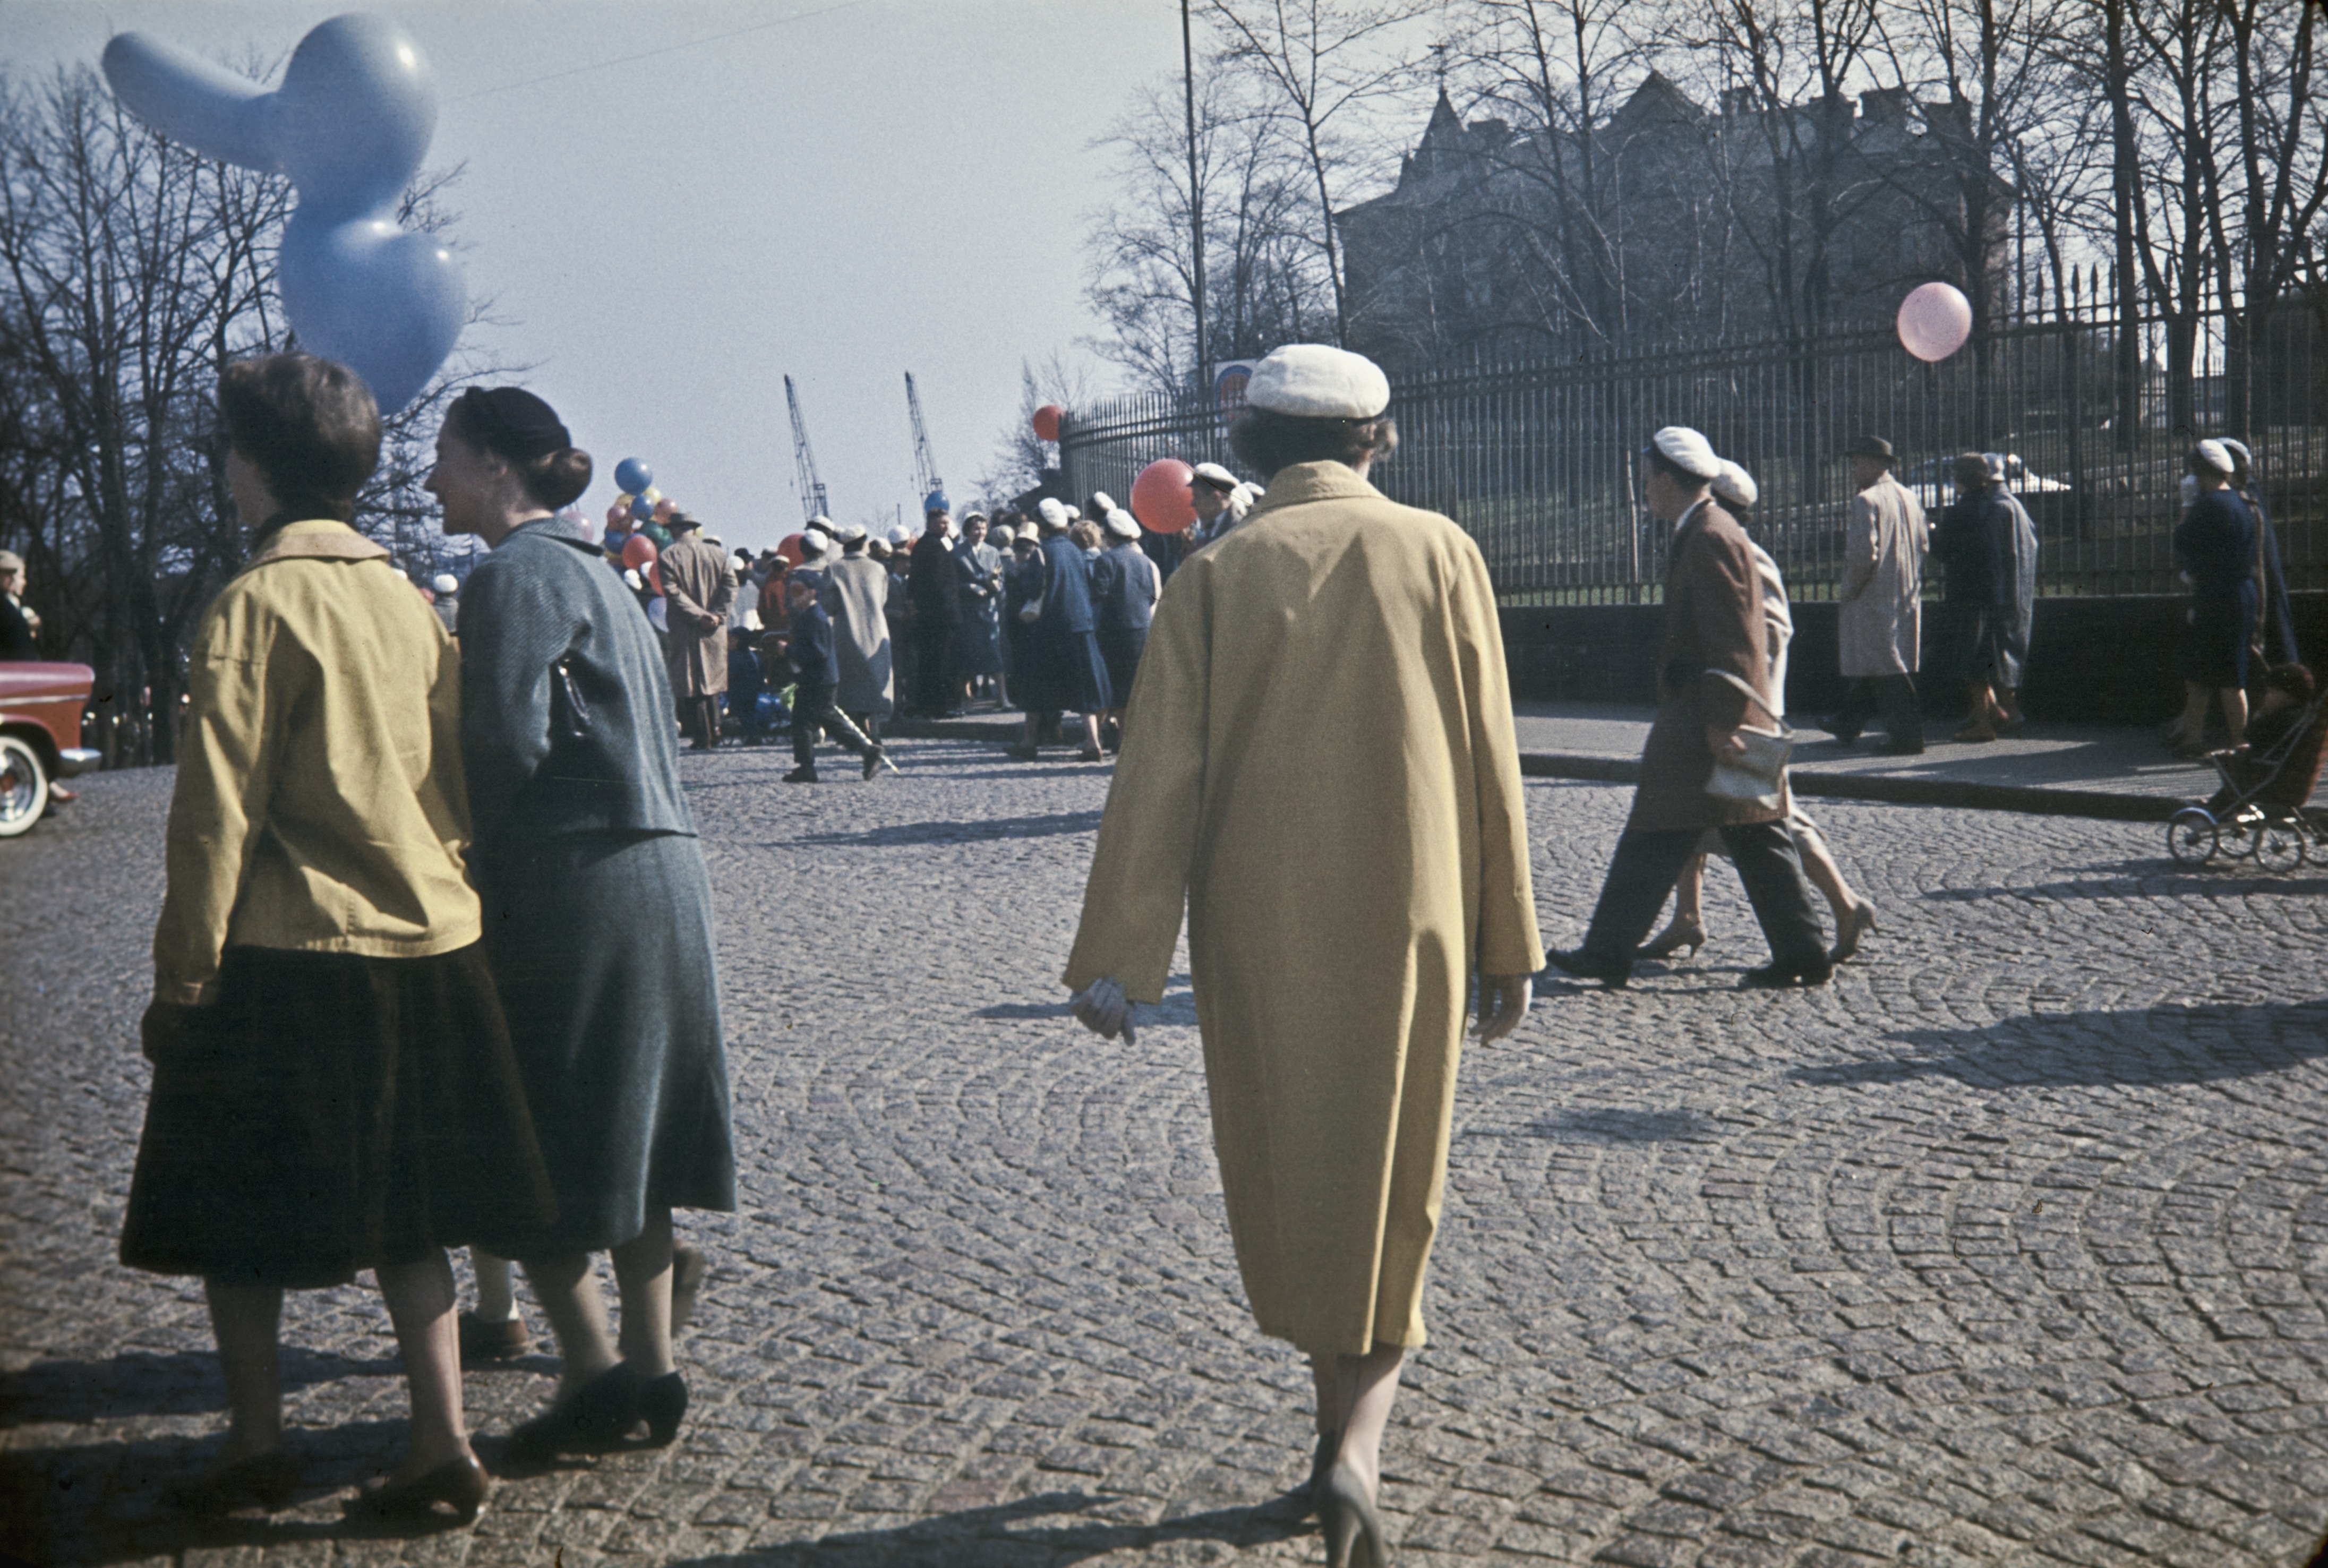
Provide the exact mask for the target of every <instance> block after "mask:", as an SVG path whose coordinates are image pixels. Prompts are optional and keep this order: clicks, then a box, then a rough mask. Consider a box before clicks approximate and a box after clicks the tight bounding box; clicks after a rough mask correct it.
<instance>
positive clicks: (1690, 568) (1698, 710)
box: [1549, 425, 1833, 989]
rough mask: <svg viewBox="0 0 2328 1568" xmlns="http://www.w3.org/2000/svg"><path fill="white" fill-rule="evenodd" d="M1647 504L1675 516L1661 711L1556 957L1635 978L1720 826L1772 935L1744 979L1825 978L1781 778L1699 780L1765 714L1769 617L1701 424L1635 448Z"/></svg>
mask: <svg viewBox="0 0 2328 1568" xmlns="http://www.w3.org/2000/svg"><path fill="white" fill-rule="evenodd" d="M1641 468H1642V476H1641V477H1642V489H1643V491H1644V493H1645V495H1646V499H1647V502H1648V505H1649V510H1650V511H1651V512H1654V513H1655V514H1656V515H1657V517H1659V518H1660V519H1662V520H1663V521H1666V522H1669V523H1671V524H1673V525H1674V535H1673V548H1672V550H1671V553H1670V564H1669V565H1668V566H1667V567H1666V597H1665V620H1664V625H1663V629H1662V632H1661V635H1660V638H1659V643H1658V648H1657V720H1656V722H1655V723H1654V724H1653V725H1651V726H1650V728H1649V738H1648V742H1647V746H1645V747H1644V748H1643V750H1642V752H1641V782H1640V784H1638V786H1637V787H1636V788H1635V790H1634V792H1633V810H1632V814H1631V815H1630V816H1629V818H1628V819H1627V820H1626V822H1625V831H1624V832H1623V834H1622V835H1621V836H1620V837H1619V839H1618V840H1617V852H1616V855H1615V857H1614V858H1613V859H1611V860H1610V865H1609V879H1608V881H1607V883H1606V884H1605V885H1604V886H1603V887H1601V889H1600V904H1599V906H1597V907H1596V908H1595V909H1594V910H1593V911H1592V924H1591V927H1590V928H1589V929H1588V930H1587V931H1586V933H1585V936H1584V944H1583V945H1582V947H1579V948H1574V949H1572V950H1570V951H1568V952H1564V953H1552V954H1550V955H1549V957H1550V959H1551V962H1552V964H1553V967H1554V968H1556V969H1559V970H1561V971H1563V972H1565V973H1568V974H1572V975H1576V976H1579V977H1581V978H1583V979H1586V980H1597V981H1600V982H1601V983H1602V984H1603V985H1606V986H1611V987H1614V986H1620V985H1623V984H1624V983H1625V981H1627V980H1629V978H1631V975H1632V972H1633V957H1634V954H1635V953H1636V951H1637V950H1638V948H1639V946H1640V944H1641V939H1642V938H1643V937H1645V936H1647V934H1649V927H1650V926H1652V925H1655V924H1656V923H1657V912H1658V911H1659V910H1660V909H1662V908H1663V907H1664V906H1665V901H1666V894H1668V893H1670V892H1672V891H1673V887H1674V883H1675V882H1676V879H1678V878H1679V877H1680V875H1681V869H1682V867H1683V866H1684V864H1685V863H1686V862H1687V861H1688V859H1689V858H1690V856H1691V855H1692V854H1694V852H1695V851H1696V850H1697V845H1698V840H1700V839H1701V838H1703V837H1704V833H1705V830H1706V829H1708V828H1713V829H1715V830H1716V831H1719V832H1720V833H1721V834H1722V841H1723V846H1724V847H1725V848H1726V849H1728V850H1729V851H1730V858H1731V860H1732V864H1734V865H1735V866H1736V867H1737V869H1738V879H1739V880H1740V881H1741V882H1743V883H1744V884H1745V885H1746V897H1747V900H1748V902H1750V903H1751V904H1752V905H1753V906H1754V916H1755V918H1756V919H1757V920H1759V921H1760V923H1761V925H1762V934H1763V936H1764V938H1765V939H1766V940H1768V941H1769V944H1770V962H1769V963H1768V964H1766V965H1764V966H1763V967H1762V968H1760V969H1754V970H1749V971H1748V972H1747V973H1746V977H1745V979H1744V980H1743V981H1741V982H1740V985H1741V989H1752V988H1758V987H1763V988H1776V987H1782V986H1798V985H1824V984H1826V981H1827V978H1828V975H1829V973H1830V972H1831V970H1832V968H1833V966H1832V964H1831V963H1830V962H1829V961H1828V959H1827V953H1826V942H1825V940H1824V938H1823V936H1822V934H1821V933H1820V931H1819V926H1818V921H1817V918H1816V916H1815V915H1813V914H1812V913H1811V900H1810V889H1809V888H1808V887H1805V886H1804V884H1803V869H1802V861H1801V860H1800V859H1799V858H1798V856H1797V854H1796V850H1795V842H1794V840H1793V839H1792V838H1790V837H1789V836H1788V833H1787V826H1786V824H1787V816H1788V811H1789V809H1790V802H1789V800H1788V790H1787V785H1786V783H1785V781H1784V779H1783V778H1782V779H1781V780H1780V782H1779V791H1778V799H1777V802H1776V803H1775V804H1763V803H1759V802H1755V801H1745V800H1735V799H1732V798H1730V797H1729V796H1726V795H1714V794H1711V793H1707V785H1708V784H1710V783H1711V782H1712V780H1713V767H1714V763H1715V761H1716V759H1717V758H1719V757H1722V756H1728V755H1736V754H1740V753H1742V752H1743V751H1744V749H1745V745H1744V742H1743V740H1742V739H1741V737H1739V735H1738V731H1739V730H1740V729H1741V728H1744V727H1746V726H1748V725H1750V724H1753V723H1755V722H1756V721H1757V720H1758V719H1760V720H1761V721H1762V722H1763V723H1768V722H1769V715H1770V714H1771V713H1773V712H1775V711H1776V709H1775V706H1774V704H1775V703H1776V702H1777V701H1779V700H1780V699H1779V696H1778V693H1777V692H1776V691H1774V690H1772V686H1771V679H1770V677H1771V671H1770V656H1769V636H1768V628H1767V626H1766V624H1765V622H1764V618H1763V610H1762V591H1761V586H1760V579H1759V577H1758V576H1757V573H1756V571H1755V567H1754V551H1753V546H1752V545H1751V543H1750V542H1749V541H1748V540H1747V538H1746V531H1745V530H1743V529H1741V528H1740V527H1739V526H1738V521H1737V520H1736V519H1735V518H1733V517H1732V516H1731V515H1730V514H1729V513H1728V512H1724V511H1723V510H1722V508H1721V507H1720V506H1719V505H1717V504H1716V503H1715V502H1714V500H1713V495H1712V494H1711V493H1710V492H1709V486H1710V485H1711V484H1712V483H1713V478H1714V476H1715V475H1716V474H1719V473H1720V472H1721V471H1722V460H1721V459H1720V458H1719V457H1717V456H1716V455H1714V452H1713V446H1712V445H1711V444H1709V443H1708V442H1707V440H1706V439H1705V437H1704V436H1701V435H1699V434H1698V433H1697V432H1696V431H1694V430H1692V429H1689V428H1687V427H1684V426H1677V425H1676V426H1668V427H1666V428H1665V429H1662V430H1660V431H1658V432H1657V437H1656V438H1655V439H1654V440H1652V441H1651V442H1650V443H1649V445H1648V446H1646V447H1644V448H1643V449H1642V452H1641Z"/></svg>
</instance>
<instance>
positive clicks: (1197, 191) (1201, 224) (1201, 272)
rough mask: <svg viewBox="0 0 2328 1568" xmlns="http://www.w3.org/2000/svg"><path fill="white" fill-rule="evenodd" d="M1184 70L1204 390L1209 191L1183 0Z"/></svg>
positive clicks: (1194, 290)
mask: <svg viewBox="0 0 2328 1568" xmlns="http://www.w3.org/2000/svg"><path fill="white" fill-rule="evenodd" d="M1180 68H1181V78H1180V80H1181V86H1182V88H1183V89H1184V91H1185V95H1186V99H1187V108H1188V240H1189V247H1188V248H1189V249H1190V251H1191V252H1192V253H1193V260H1194V262H1195V268H1196V280H1195V282H1194V283H1193V284H1192V285H1191V286H1190V287H1189V289H1188V297H1189V298H1190V300H1191V301H1192V302H1194V304H1195V305H1196V307H1197V388H1198V390H1202V389H1203V387H1204V384H1205V367H1206V364H1208V363H1210V362H1211V360H1212V355H1211V354H1210V353H1209V352H1206V345H1205V188H1204V187H1203V186H1202V185H1200V184H1198V183H1197V48H1196V44H1195V43H1194V42H1191V39H1190V34H1189V32H1188V0H1180Z"/></svg>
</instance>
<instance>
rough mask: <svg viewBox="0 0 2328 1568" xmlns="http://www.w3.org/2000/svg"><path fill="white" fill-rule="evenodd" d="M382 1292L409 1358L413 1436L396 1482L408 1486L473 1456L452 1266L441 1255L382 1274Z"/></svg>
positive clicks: (407, 1376)
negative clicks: (464, 1402)
mask: <svg viewBox="0 0 2328 1568" xmlns="http://www.w3.org/2000/svg"><path fill="white" fill-rule="evenodd" d="M374 1272H375V1273H376V1274H377V1275H378V1276H379V1279H380V1295H381V1296H382V1297H383V1298H384V1299H385V1300H387V1302H388V1317H389V1321H390V1322H391V1323H393V1324H395V1325H396V1344H397V1348H398V1349H399V1350H400V1351H402V1352H403V1355H404V1383H405V1387H406V1388H407V1389H408V1390H409V1391H410V1394H411V1398H412V1435H411V1436H410V1438H408V1440H407V1441H406V1445H405V1454H404V1462H403V1463H402V1464H401V1465H399V1466H398V1467H397V1469H396V1473H395V1474H394V1475H393V1476H392V1477H390V1480H391V1481H408V1480H411V1479H415V1478H416V1477H419V1476H424V1475H427V1473H428V1472H429V1471H430V1470H433V1469H436V1467H437V1466H438V1465H441V1464H445V1463H446V1462H448V1461H450V1460H456V1459H460V1458H462V1457H464V1456H465V1455H466V1454H467V1453H468V1451H469V1432H468V1427H467V1425H466V1424H465V1422H464V1420H463V1418H462V1413H461V1337H460V1335H459V1334H458V1333H456V1332H455V1329H454V1318H453V1309H454V1306H455V1295H454V1291H453V1270H452V1266H451V1265H450V1264H449V1263H446V1261H445V1254H444V1253H441V1252H439V1253H435V1254H434V1255H432V1256H430V1257H427V1258H424V1259H422V1260H421V1261H420V1262H419V1263H399V1264H397V1265H396V1266H395V1267H393V1268H386V1269H378V1270H375V1271H374Z"/></svg>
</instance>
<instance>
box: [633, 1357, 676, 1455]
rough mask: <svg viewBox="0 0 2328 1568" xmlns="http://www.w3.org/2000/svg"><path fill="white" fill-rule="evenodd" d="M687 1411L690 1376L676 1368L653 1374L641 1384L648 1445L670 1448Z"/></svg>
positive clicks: (640, 1392) (642, 1417)
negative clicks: (680, 1372)
mask: <svg viewBox="0 0 2328 1568" xmlns="http://www.w3.org/2000/svg"><path fill="white" fill-rule="evenodd" d="M686 1415H687V1379H686V1378H684V1377H681V1376H680V1375H679V1374H678V1373H676V1372H666V1373H664V1374H663V1375H662V1376H661V1377H654V1378H650V1379H648V1380H647V1382H646V1383H644V1384H643V1385H641V1386H640V1388H639V1419H640V1420H642V1421H643V1422H646V1423H647V1446H648V1447H649V1448H669V1447H670V1446H671V1439H673V1438H675V1437H677V1436H678V1435H679V1423H680V1422H681V1421H682V1420H684V1419H685V1418H686Z"/></svg>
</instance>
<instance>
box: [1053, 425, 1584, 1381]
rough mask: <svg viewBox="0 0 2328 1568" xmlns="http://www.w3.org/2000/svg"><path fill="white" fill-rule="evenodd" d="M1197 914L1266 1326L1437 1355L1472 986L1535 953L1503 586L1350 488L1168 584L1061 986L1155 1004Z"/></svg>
mask: <svg viewBox="0 0 2328 1568" xmlns="http://www.w3.org/2000/svg"><path fill="white" fill-rule="evenodd" d="M1184 901H1185V903H1186V906H1187V915H1188V958H1189V970H1190V978H1191V981H1192V982H1193V987H1194V990H1195V992H1196V1002H1197V1024H1198V1028H1199V1029H1200V1031H1201V1032H1202V1034H1203V1037H1204V1048H1205V1072H1206V1084H1207V1088H1208V1092H1209V1094H1210V1098H1211V1102H1212V1113H1213V1145H1214V1149H1215V1150H1216V1153H1217V1154H1218V1156H1219V1160H1220V1170H1221V1186H1222V1189H1223V1192H1224V1194H1225V1197H1226V1199H1227V1207H1228V1217H1229V1229H1230V1233H1231V1235H1232V1237H1233V1239H1234V1243H1235V1246H1236V1256H1237V1266H1238V1269H1239V1270H1240V1272H1242V1274H1243V1276H1244V1285H1245V1291H1246V1294H1247V1296H1248V1297H1249V1298H1250V1300H1251V1301H1252V1305H1253V1317H1254V1319H1256V1320H1257V1321H1258V1323H1259V1324H1260V1327H1261V1329H1262V1331H1263V1333H1266V1334H1270V1335H1273V1336H1275V1337H1277V1338H1284V1339H1290V1340H1291V1341H1292V1342H1293V1343H1294V1344H1295V1345H1296V1346H1298V1347H1300V1348H1301V1349H1303V1350H1305V1351H1309V1352H1311V1353H1313V1354H1319V1353H1343V1354H1349V1355H1357V1354H1361V1353H1364V1352H1365V1351H1366V1350H1368V1349H1369V1348H1371V1347H1374V1346H1376V1345H1400V1346H1413V1345H1420V1344H1422V1342H1423V1339H1424V1331H1423V1323H1422V1280H1423V1271H1424V1268H1425V1265H1426V1264H1427V1263H1428V1262H1429V1259H1430V1256H1431V1244H1432V1237H1433V1235H1434V1234H1435V1233H1436V1231H1437V1229H1438V1225H1439V1215H1440V1208H1441V1190H1442V1188H1443V1186H1444V1183H1445V1178H1446V1170H1447V1145H1448V1128H1449V1122H1450V1115H1451V1113H1452V1108H1453V1104H1454V1096H1455V1073H1456V1066H1457V1063H1458V1061H1459V1059H1460V1056H1461V1049H1462V1043H1463V1027H1464V1011H1465V1004H1466V996H1467V988H1468V985H1469V980H1470V976H1471V974H1472V973H1473V972H1474V971H1480V972H1487V973H1490V974H1528V973H1532V972H1535V970H1537V969H1539V968H1541V967H1542V965H1543V963H1544V950H1543V946H1542V944H1541V943H1540V942H1539V940H1538V938H1537V934H1536V926H1535V895H1534V892H1533V890H1532V887H1531V883H1530V880H1529V875H1528V841H1527V822H1526V819H1525V811H1524V807H1523V803H1522V801H1521V796H1520V771H1519V753H1518V748H1517V746H1516V743H1515V740H1514V737H1513V730H1512V707H1511V694H1510V691H1509V690H1508V689H1507V685H1506V681H1505V673H1504V650H1503V639H1502V634H1501V633H1500V631H1499V630H1498V628H1497V620H1496V601H1495V593H1494V590H1493V589H1492V587H1490V586H1489V584H1488V571H1487V567H1486V565H1485V564H1484V563H1483V562H1482V561H1481V559H1480V558H1479V552H1478V549H1477V548H1476V547H1475V546H1474V545H1473V544H1472V542H1471V540H1470V539H1469V537H1468V536H1467V535H1465V534H1464V533H1463V532H1462V531H1461V530H1460V529H1458V528H1457V527H1456V526H1455V525H1454V524H1453V523H1451V522H1450V521H1448V520H1447V519H1445V518H1443V517H1441V516H1439V515H1437V514H1436V513H1433V512H1417V511H1413V510H1412V509H1410V508H1408V507H1403V506H1399V505H1397V504H1395V503H1394V502H1390V501H1389V500H1387V499H1385V497H1384V496H1383V495H1382V494H1381V493H1379V492H1377V491H1376V490H1375V488H1374V487H1373V486H1372V485H1370V484H1367V483H1366V481H1365V480H1363V479H1361V478H1360V477H1359V476H1358V475H1357V474H1355V473H1353V472H1351V470H1350V469H1348V468H1347V467H1345V466H1343V465H1341V464H1338V463H1309V464H1300V465H1295V466H1293V467H1290V468H1287V469H1285V470H1284V471H1283V472H1281V473H1280V474H1278V475H1277V477H1276V479H1275V481H1274V482H1273V483H1272V484H1271V485H1270V487H1269V491H1268V493H1267V494H1265V495H1264V496H1263V498H1262V500H1261V502H1260V503H1259V504H1258V505H1256V506H1255V507H1254V508H1253V512H1252V513H1251V514H1250V515H1249V516H1248V517H1247V518H1246V520H1245V521H1244V523H1243V524H1242V525H1241V526H1240V527H1239V528H1238V529H1237V530H1236V531H1235V532H1234V533H1233V534H1231V535H1229V536H1228V537H1227V538H1225V539H1223V540H1219V541H1218V542H1216V543H1214V544H1212V545H1209V546H1207V547H1206V549H1204V550H1203V551H1201V552H1199V553H1198V554H1197V555H1195V556H1192V557H1191V558H1189V559H1187V561H1185V562H1184V563H1182V565H1181V567H1180V568H1179V570H1178V571H1177V572H1175V573H1174V574H1173V575H1172V578H1171V581H1170V582H1169V583H1168V584H1166V585H1165V589H1164V597H1163V600H1162V602H1161V604H1159V606H1158V608H1157V611H1156V619H1155V624H1153V625H1152V626H1151V627H1150V630H1149V634H1148V644H1147V650H1146V652H1145V653H1144V654H1143V655H1142V656H1141V663H1140V674H1139V677H1138V679H1137V680H1136V681H1134V683H1133V685H1132V689H1131V707H1130V711H1129V713H1128V715H1127V717H1126V718H1125V721H1124V733H1123V750H1122V756H1121V757H1120V758H1119V760H1118V761H1117V764H1116V770H1115V780H1114V784H1113V785H1112V788H1111V789H1110V791H1109V793H1108V802H1107V812H1106V815H1105V817H1104V819H1103V821H1102V822H1101V824H1100V831H1099V844H1098V849H1097V851H1096V853H1095V854H1094V859H1093V862H1092V872H1091V881H1090V884H1089V887H1087V888H1086V890H1085V892H1084V911H1083V923H1082V926H1081V928H1080V929H1079V931H1078V932H1077V934H1076V937H1075V952H1074V955H1073V957H1072V958H1071V960H1070V961H1069V963H1068V966H1067V972H1066V982H1067V984H1068V985H1069V986H1071V987H1075V988H1077V989H1080V988H1082V987H1083V986H1085V985H1088V984H1089V983H1090V982H1091V981H1094V980H1097V979H1099V978H1101V977H1103V976H1108V975H1112V976H1113V977H1115V978H1116V979H1117V980H1119V981H1122V984H1123V987H1124V991H1125V993H1126V994H1127V995H1129V996H1130V997H1131V999H1132V1000H1135V1001H1143V1002H1153V1001H1155V1000H1158V999H1159V998H1160V997H1161V996H1162V995H1163V991H1164V982H1165V978H1166V973H1167V971H1168V970H1169V966H1170V963H1171V960H1172V950H1173V944H1174V941H1175V939H1176V937H1177V936H1178V933H1179V929H1180V914H1181V908H1182V905H1183V903H1184Z"/></svg>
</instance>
